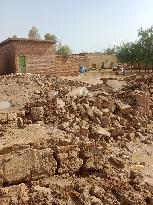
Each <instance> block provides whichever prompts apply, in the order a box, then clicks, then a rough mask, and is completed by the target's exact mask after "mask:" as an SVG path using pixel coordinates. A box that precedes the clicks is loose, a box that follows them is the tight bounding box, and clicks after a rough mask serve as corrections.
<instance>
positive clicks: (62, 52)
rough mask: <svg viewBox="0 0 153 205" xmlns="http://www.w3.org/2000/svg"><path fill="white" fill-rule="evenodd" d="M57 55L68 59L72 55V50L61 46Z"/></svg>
mask: <svg viewBox="0 0 153 205" xmlns="http://www.w3.org/2000/svg"><path fill="white" fill-rule="evenodd" d="M57 54H58V55H62V56H64V57H67V56H69V55H71V54H72V50H71V48H70V47H69V46H67V45H64V46H60V47H59V48H58V50H57Z"/></svg>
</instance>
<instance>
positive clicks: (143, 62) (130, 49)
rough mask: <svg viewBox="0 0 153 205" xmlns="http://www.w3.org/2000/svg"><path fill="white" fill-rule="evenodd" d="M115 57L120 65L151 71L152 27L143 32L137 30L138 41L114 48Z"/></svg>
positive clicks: (152, 51)
mask: <svg viewBox="0 0 153 205" xmlns="http://www.w3.org/2000/svg"><path fill="white" fill-rule="evenodd" d="M116 57H117V59H118V60H119V61H120V62H121V63H127V64H128V65H131V66H132V67H136V68H138V69H139V71H140V67H144V68H145V71H146V69H147V68H148V69H149V68H150V67H151V68H152V69H153V26H151V27H150V28H148V29H146V30H144V29H142V28H141V29H139V30H138V40H137V41H135V42H126V43H124V42H123V43H122V44H121V45H120V46H118V47H116Z"/></svg>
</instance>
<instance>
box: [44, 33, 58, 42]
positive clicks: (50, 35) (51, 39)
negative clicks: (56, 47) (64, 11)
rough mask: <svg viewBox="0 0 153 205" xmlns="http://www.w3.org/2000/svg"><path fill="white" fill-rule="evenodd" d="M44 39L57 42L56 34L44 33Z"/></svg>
mask: <svg viewBox="0 0 153 205" xmlns="http://www.w3.org/2000/svg"><path fill="white" fill-rule="evenodd" d="M44 39H45V40H47V41H53V42H55V43H57V37H56V36H55V35H54V34H50V33H46V34H45V35H44Z"/></svg>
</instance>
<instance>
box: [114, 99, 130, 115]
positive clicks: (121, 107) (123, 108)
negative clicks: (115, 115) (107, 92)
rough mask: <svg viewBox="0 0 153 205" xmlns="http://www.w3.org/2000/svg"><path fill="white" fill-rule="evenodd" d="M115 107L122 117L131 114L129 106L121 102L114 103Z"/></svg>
mask: <svg viewBox="0 0 153 205" xmlns="http://www.w3.org/2000/svg"><path fill="white" fill-rule="evenodd" d="M116 105H117V108H118V109H119V111H120V112H121V113H122V114H124V115H126V114H128V113H130V112H132V107H131V106H130V105H127V104H124V103H123V102H121V101H116Z"/></svg>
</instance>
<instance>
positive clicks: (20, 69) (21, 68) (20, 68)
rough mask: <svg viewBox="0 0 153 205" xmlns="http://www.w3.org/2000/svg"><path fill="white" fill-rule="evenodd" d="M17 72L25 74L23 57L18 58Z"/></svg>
mask: <svg viewBox="0 0 153 205" xmlns="http://www.w3.org/2000/svg"><path fill="white" fill-rule="evenodd" d="M19 72H20V73H25V72H26V62H25V56H19Z"/></svg>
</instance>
